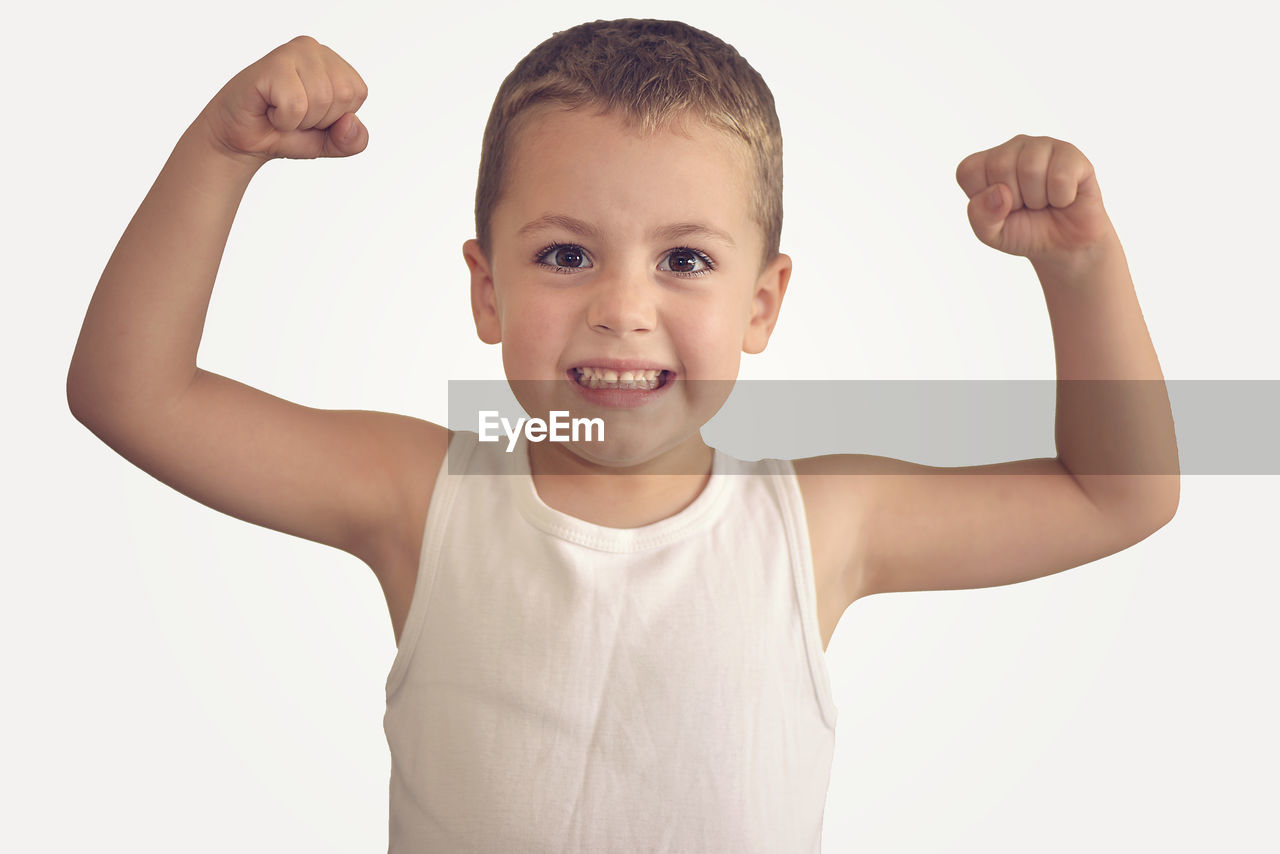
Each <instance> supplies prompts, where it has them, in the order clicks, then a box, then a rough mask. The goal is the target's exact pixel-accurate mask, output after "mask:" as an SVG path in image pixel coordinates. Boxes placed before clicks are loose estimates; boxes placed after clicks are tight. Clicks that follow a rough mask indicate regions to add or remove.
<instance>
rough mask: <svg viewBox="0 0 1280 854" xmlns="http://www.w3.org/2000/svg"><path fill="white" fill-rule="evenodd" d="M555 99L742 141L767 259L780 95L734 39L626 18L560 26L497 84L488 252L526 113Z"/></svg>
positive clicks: (487, 182)
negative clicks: (695, 124) (697, 123)
mask: <svg viewBox="0 0 1280 854" xmlns="http://www.w3.org/2000/svg"><path fill="white" fill-rule="evenodd" d="M542 104H554V105H558V106H561V107H567V108H570V109H578V108H591V109H594V110H595V111H598V112H607V113H612V114H615V115H617V116H619V117H621V118H622V119H624V120H625V121H626V122H627V123H628V125H630V126H632V127H634V128H635V129H636V130H638V131H639V132H641V133H653V132H655V131H657V130H662V129H667V128H671V127H673V126H674V127H679V126H680V125H681V123H683V122H687V121H689V120H690V119H693V120H701V121H703V122H705V123H706V124H708V125H710V126H711V127H714V128H717V129H719V130H722V131H724V132H725V133H727V134H729V135H731V136H732V137H735V138H736V139H738V140H740V141H741V142H742V143H743V146H742V150H743V153H744V154H745V157H746V160H747V165H748V167H749V170H750V172H751V174H752V175H753V182H752V186H751V189H750V193H749V197H750V207H751V218H752V219H753V220H754V221H755V222H756V223H757V224H758V225H759V226H760V228H761V230H762V233H763V236H764V241H763V246H764V255H763V257H762V259H761V265H762V266H763V264H764V263H766V262H768V261H769V260H770V259H772V258H773V257H774V256H776V255H777V254H778V246H779V240H780V236H781V233H782V130H781V126H780V125H779V122H778V115H777V112H776V111H775V109H774V104H773V95H772V93H770V91H769V87H768V86H766V85H765V82H764V80H763V78H761V76H760V75H759V73H757V72H756V70H755V69H753V68H752V67H751V66H750V65H748V64H747V61H746V60H745V59H743V58H742V57H741V56H740V55H739V54H738V52H737V51H736V50H734V48H733V47H732V46H730V45H728V44H725V43H724V42H723V41H721V40H720V39H718V38H716V37H715V36H713V35H711V34H710V33H707V32H703V31H702V30H699V29H695V28H693V27H691V26H689V25H687V24H682V23H679V22H677V21H652V20H635V19H630V18H628V19H624V20H619V21H595V22H593V23H587V24H580V25H578V26H576V27H573V28H572V29H569V30H565V31H564V32H560V33H556V34H555V35H554V36H552V37H551V38H549V39H547V40H546V41H544V42H543V43H542V44H540V45H538V46H537V47H536V48H534V49H533V51H531V52H530V53H529V55H528V56H526V57H525V58H524V59H523V60H521V61H520V63H519V64H518V65H516V67H515V69H514V70H512V72H511V73H510V74H509V75H507V78H506V79H505V80H504V81H503V82H502V86H501V87H500V88H499V89H498V95H497V97H496V98H495V99H494V103H493V109H492V111H491V112H490V114H489V122H488V125H487V126H486V127H485V133H484V142H483V144H482V147H481V154H480V177H479V183H478V185H477V188H476V237H477V238H478V240H479V243H480V246H481V247H482V248H483V249H484V250H485V251H486V252H488V251H489V250H490V248H491V245H492V244H491V234H490V225H491V220H492V216H493V209H494V207H495V206H496V205H497V203H498V200H499V199H500V198H501V196H502V193H503V189H504V187H503V182H504V180H505V179H506V177H507V176H506V175H505V169H504V167H505V165H506V164H507V162H508V160H509V157H508V155H509V153H510V150H511V148H512V145H513V142H514V139H515V137H516V135H517V134H518V133H519V131H520V129H521V127H522V124H523V122H522V119H523V118H525V117H527V116H528V115H529V114H530V111H531V109H532V108H534V107H537V106H538V105H542Z"/></svg>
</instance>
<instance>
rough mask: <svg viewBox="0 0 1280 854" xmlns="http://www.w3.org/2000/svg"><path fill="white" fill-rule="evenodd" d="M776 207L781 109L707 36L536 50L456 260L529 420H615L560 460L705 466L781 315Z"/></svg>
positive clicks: (653, 30)
mask: <svg viewBox="0 0 1280 854" xmlns="http://www.w3.org/2000/svg"><path fill="white" fill-rule="evenodd" d="M781 191H782V166H781V135H780V132H779V128H778V121H777V116H776V114H775V112H774V109H773V101H772V96H771V95H770V94H769V90H768V89H767V88H766V87H765V85H764V82H763V81H762V80H761V79H760V77H759V75H758V74H756V73H755V72H754V71H753V70H751V68H750V66H748V65H747V64H746V62H745V61H744V60H742V58H741V57H739V56H738V54H737V53H736V52H735V51H734V50H733V48H731V47H729V46H728V45H726V44H724V43H723V42H721V41H719V40H718V39H716V38H714V37H713V36H710V35H708V34H706V33H703V32H701V31H698V30H695V29H693V28H691V27H688V26H686V25H683V24H677V23H668V22H662V21H630V20H628V21H618V22H597V23H594V24H584V25H582V26H580V27H575V28H574V29H572V30H568V31H567V32H564V33H560V34H558V35H557V36H555V37H554V38H552V39H551V40H549V41H547V42H545V43H544V44H542V45H540V46H539V47H538V48H536V49H535V50H534V51H533V52H532V53H531V54H530V55H529V56H528V57H526V58H525V59H524V60H523V61H522V62H521V63H520V64H519V65H518V66H517V67H516V69H515V71H513V72H512V73H511V75H509V76H508V78H507V79H506V81H505V82H504V83H503V84H502V88H501V91H500V92H499V94H498V97H497V100H496V102H495V104H494V108H493V113H492V115H491V117H490V120H489V125H488V128H487V129H486V131H485V145H484V151H483V154H482V158H481V167H480V184H479V189H478V192H477V202H476V218H477V222H476V225H477V234H478V238H479V239H478V240H469V241H467V242H466V243H465V244H464V246H463V254H464V257H465V258H466V260H467V264H468V266H469V267H470V270H471V302H472V310H473V313H474V314H475V320H476V331H477V333H478V335H479V336H480V338H481V340H483V341H484V342H486V343H489V344H496V343H501V344H502V359H503V367H504V371H505V373H506V375H507V380H508V382H509V383H510V385H511V387H512V390H513V391H514V392H515V394H516V398H517V400H518V401H519V402H520V404H521V406H522V407H523V408H524V410H525V411H526V412H528V413H530V414H532V415H534V416H535V417H542V418H545V417H546V413H548V412H553V411H557V410H568V411H571V412H574V413H575V416H576V415H582V416H584V417H596V415H597V414H598V415H600V416H602V417H603V416H607V418H606V423H607V429H606V432H607V434H608V436H607V438H606V439H605V440H604V441H603V442H602V443H600V444H598V445H597V444H593V443H589V442H588V443H584V444H583V445H578V444H577V443H574V445H573V447H571V448H567V449H566V450H569V451H570V453H571V454H573V455H574V456H576V457H577V458H579V459H581V460H589V461H591V462H593V463H599V464H604V465H608V466H610V467H611V468H616V467H623V466H631V465H640V464H642V463H646V462H648V461H651V460H653V459H655V458H656V456H658V455H663V454H665V452H667V451H672V450H673V449H675V448H677V447H679V448H682V449H684V451H685V452H691V453H696V451H697V449H696V445H697V444H699V443H700V442H701V440H700V437H699V436H698V431H699V428H700V427H701V426H702V425H703V424H705V423H706V422H707V421H708V420H709V419H710V418H711V417H712V416H713V415H714V414H715V413H716V412H717V411H718V410H719V408H720V407H721V406H722V405H723V403H724V401H725V400H726V399H727V397H728V395H729V392H730V391H731V389H732V385H733V382H734V381H735V380H736V377H737V373H738V368H739V360H740V357H741V354H742V353H744V352H746V353H759V352H761V351H763V350H764V349H765V345H766V344H767V342H768V339H769V336H770V334H771V332H772V330H773V327H774V324H775V322H776V320H777V317H778V311H779V308H780V305H781V302H782V297H783V294H784V292H785V290H786V287H787V281H788V279H789V277H790V273H791V260H790V258H788V257H787V256H786V255H784V254H782V253H780V252H779V251H778V238H779V231H780V228H781V219H782V201H781Z"/></svg>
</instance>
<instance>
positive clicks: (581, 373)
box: [569, 366, 673, 391]
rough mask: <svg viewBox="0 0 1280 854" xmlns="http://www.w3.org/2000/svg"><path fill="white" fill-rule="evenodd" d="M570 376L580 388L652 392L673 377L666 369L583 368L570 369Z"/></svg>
mask: <svg viewBox="0 0 1280 854" xmlns="http://www.w3.org/2000/svg"><path fill="white" fill-rule="evenodd" d="M569 374H570V375H571V377H572V378H573V379H574V380H575V381H576V382H577V383H578V385H580V386H584V387H586V388H619V389H631V390H639V391H651V390H653V389H656V388H662V387H663V386H664V385H666V384H667V383H668V382H670V380H671V377H672V376H673V374H672V372H671V371H668V370H666V369H665V368H662V369H659V368H652V369H649V370H632V371H617V370H613V369H612V368H595V367H590V366H582V367H577V368H570V369H569Z"/></svg>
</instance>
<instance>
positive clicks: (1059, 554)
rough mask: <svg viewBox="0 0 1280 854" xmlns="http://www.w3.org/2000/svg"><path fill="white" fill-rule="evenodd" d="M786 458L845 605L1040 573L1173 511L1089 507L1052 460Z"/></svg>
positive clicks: (1155, 524) (1115, 545) (1129, 537)
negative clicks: (836, 566) (835, 561)
mask: <svg viewBox="0 0 1280 854" xmlns="http://www.w3.org/2000/svg"><path fill="white" fill-rule="evenodd" d="M793 464H794V466H795V469H796V473H797V475H798V476H799V477H801V479H802V481H803V482H804V483H805V486H804V487H802V488H804V490H805V492H806V500H807V502H808V503H807V505H806V506H807V508H808V506H809V504H811V505H812V509H811V510H810V511H809V512H810V514H811V516H812V517H813V518H812V521H811V527H814V526H817V527H819V528H820V533H819V534H817V535H816V536H815V539H819V538H824V539H826V540H827V542H828V545H827V546H826V548H828V549H830V550H831V551H832V553H834V554H837V555H839V560H840V566H841V567H842V569H841V577H842V579H843V583H844V585H845V589H846V591H847V596H848V601H850V602H852V601H856V600H857V599H859V598H861V597H863V596H870V595H874V594H876V593H894V592H903V591H920V590H967V589H973V588H978V587H997V586H1001V585H1005V584H1015V583H1017V582H1020V581H1029V580H1031V579H1034V578H1042V577H1044V576H1046V575H1052V574H1054V573H1057V572H1061V571H1063V570H1065V569H1070V568H1072V567H1075V566H1080V565H1082V564H1085V563H1089V562H1091V561H1094V560H1098V559H1099V558H1102V557H1106V556H1107V555H1110V554H1114V553H1116V552H1118V551H1121V550H1122V549H1125V548H1128V547H1129V546H1131V545H1133V544H1134V543H1137V542H1140V541H1141V540H1143V539H1145V538H1146V537H1148V536H1149V535H1150V534H1152V533H1153V532H1155V531H1156V530H1158V529H1159V528H1160V527H1162V526H1163V525H1165V524H1166V523H1167V522H1168V521H1169V519H1170V518H1172V515H1171V513H1170V512H1169V511H1168V510H1167V509H1166V508H1164V507H1162V506H1152V507H1149V508H1148V507H1142V508H1123V512H1120V509H1119V508H1112V509H1107V508H1101V507H1098V506H1096V505H1095V504H1094V502H1093V501H1092V500H1091V499H1090V498H1089V496H1088V495H1087V494H1086V493H1085V491H1084V490H1083V489H1081V487H1080V485H1079V484H1078V483H1077V481H1076V479H1075V478H1074V477H1073V476H1072V475H1071V473H1070V472H1069V471H1068V470H1067V469H1066V468H1064V467H1063V465H1062V463H1061V462H1060V461H1059V460H1057V459H1051V458H1040V459H1030V460H1019V461H1016V462H1005V463H995V464H992V465H982V466H963V467H955V468H938V467H934V466H925V465H920V464H917V463H910V462H905V461H903V460H895V459H891V458H888V457H878V456H872V455H868V454H833V455H828V456H821V457H809V458H806V459H800V460H795V461H794V463H793ZM816 549H817V546H816V545H815V550H816Z"/></svg>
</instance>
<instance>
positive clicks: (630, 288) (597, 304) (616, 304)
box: [587, 275, 658, 335]
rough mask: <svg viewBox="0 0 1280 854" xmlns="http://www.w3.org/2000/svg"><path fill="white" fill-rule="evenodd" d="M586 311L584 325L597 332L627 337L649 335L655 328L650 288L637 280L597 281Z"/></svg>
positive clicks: (639, 279) (654, 312)
mask: <svg viewBox="0 0 1280 854" xmlns="http://www.w3.org/2000/svg"><path fill="white" fill-rule="evenodd" d="M594 284H595V285H596V292H595V293H594V294H593V295H592V298H591V303H590V305H588V307H587V325H589V326H590V327H591V328H592V329H593V330H597V331H600V332H612V333H613V334H615V335H627V334H629V333H632V332H649V331H651V330H652V329H653V328H654V326H656V325H657V317H658V315H657V306H656V305H655V304H654V298H653V297H654V294H653V290H652V289H653V287H654V286H653V284H652V283H650V282H647V281H645V280H644V278H643V277H640V276H634V275H632V276H614V277H610V278H609V279H607V280H606V279H598V280H597V281H596V282H595V283H594Z"/></svg>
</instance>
